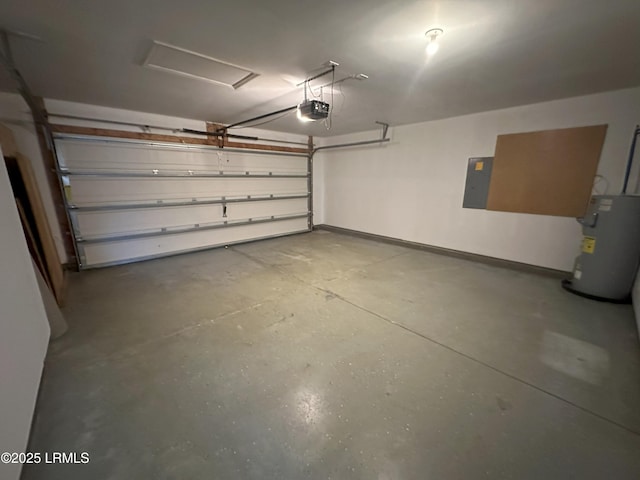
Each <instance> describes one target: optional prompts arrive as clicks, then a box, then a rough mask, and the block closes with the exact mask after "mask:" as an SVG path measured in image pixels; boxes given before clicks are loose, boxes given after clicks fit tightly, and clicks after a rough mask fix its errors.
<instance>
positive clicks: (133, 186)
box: [55, 136, 311, 268]
mask: <svg viewBox="0 0 640 480" xmlns="http://www.w3.org/2000/svg"><path fill="white" fill-rule="evenodd" d="M55 141H56V150H57V153H58V158H59V163H60V173H61V175H62V181H63V184H64V185H65V191H66V198H67V202H68V210H69V214H70V217H71V222H72V225H73V228H74V230H75V232H74V233H75V239H76V245H77V248H78V255H79V263H80V268H94V267H100V266H106V265H114V264H119V263H127V262H132V261H137V260H142V259H147V258H154V257H159V256H165V255H171V254H175V253H180V252H186V251H193V250H198V249H204V248H209V247H214V246H221V245H228V244H233V243H238V242H243V241H248V240H254V239H261V238H268V237H274V236H279V235H286V234H291V233H298V232H304V231H308V230H309V228H310V225H311V224H310V216H309V205H310V203H309V200H310V191H311V188H310V178H309V171H308V170H309V167H308V157H307V156H306V155H304V154H290V153H281V152H266V151H251V150H246V151H245V150H230V149H227V148H223V149H219V148H217V147H207V146H190V145H184V146H183V145H177V144H163V143H150V142H141V141H129V140H118V139H114V140H111V139H107V140H105V139H99V138H91V137H89V138H81V137H69V136H58V137H56V140H55Z"/></svg>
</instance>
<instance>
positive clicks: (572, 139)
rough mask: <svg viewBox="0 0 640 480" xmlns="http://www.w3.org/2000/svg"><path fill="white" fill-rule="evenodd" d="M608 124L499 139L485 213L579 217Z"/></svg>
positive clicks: (588, 193)
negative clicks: (489, 211)
mask: <svg viewBox="0 0 640 480" xmlns="http://www.w3.org/2000/svg"><path fill="white" fill-rule="evenodd" d="M606 133H607V125H595V126H590V127H578V128H565V129H560V130H544V131H540V132H529V133H515V134H509V135H499V136H498V139H497V141H496V153H495V158H494V160H493V171H492V174H491V184H490V185H489V196H488V199H487V210H497V211H502V212H518V213H535V214H540V215H555V216H563V217H581V216H582V215H584V213H585V211H586V209H587V205H588V204H589V198H590V197H591V191H592V187H593V181H594V177H595V175H596V171H597V169H598V161H599V160H600V153H601V152H602V145H603V144H604V138H605V135H606Z"/></svg>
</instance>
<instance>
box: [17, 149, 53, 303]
mask: <svg viewBox="0 0 640 480" xmlns="http://www.w3.org/2000/svg"><path fill="white" fill-rule="evenodd" d="M15 159H16V161H17V163H18V168H19V169H20V174H21V175H22V180H23V182H24V186H25V189H26V191H27V195H28V197H29V203H30V204H31V210H32V213H33V216H34V218H35V222H36V228H37V233H38V238H39V240H40V243H41V245H42V250H43V253H44V263H45V266H46V277H47V278H48V280H49V281H50V285H51V288H52V290H53V294H54V295H55V297H56V300H57V302H58V304H59V305H62V302H63V300H64V287H65V281H64V271H63V269H62V263H61V262H60V257H59V256H58V251H57V250H56V245H55V241H54V239H53V234H52V233H51V228H50V227H49V221H48V220H47V216H46V214H45V211H44V205H43V204H42V198H41V197H40V190H39V188H38V184H37V183H36V178H35V175H34V173H33V170H32V169H31V162H29V159H28V158H26V157H25V156H24V155H22V154H20V153H17V154H16V156H15Z"/></svg>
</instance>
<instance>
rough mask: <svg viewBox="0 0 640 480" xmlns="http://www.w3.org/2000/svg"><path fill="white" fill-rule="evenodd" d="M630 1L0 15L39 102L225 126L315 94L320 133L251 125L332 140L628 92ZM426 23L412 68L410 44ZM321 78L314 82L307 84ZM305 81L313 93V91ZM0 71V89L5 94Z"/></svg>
mask: <svg viewBox="0 0 640 480" xmlns="http://www.w3.org/2000/svg"><path fill="white" fill-rule="evenodd" d="M638 25H640V1H638V0H611V1H603V0H468V1H413V0H404V1H393V0H349V1H344V0H323V1H310V0H268V1H258V0H253V1H250V0H234V1H232V2H214V1H211V0H182V1H181V2H176V1H175V0H172V1H171V0H135V1H132V0H111V1H109V2H91V1H89V2H88V1H86V0H58V1H51V0H30V1H24V0H19V1H14V0H9V1H4V2H2V3H1V4H0V28H5V29H8V30H13V31H21V32H26V33H29V34H31V35H35V36H37V37H40V38H41V39H42V41H34V40H29V39H25V38H20V37H12V40H11V44H12V51H13V55H14V57H15V62H16V64H17V66H18V69H19V70H20V71H21V72H22V74H23V76H24V77H25V79H26V81H27V83H28V84H29V85H30V87H31V89H32V90H33V92H34V93H35V94H37V95H41V96H44V97H47V98H55V99H61V100H70V101H77V102H84V103H90V104H96V105H105V106H110V107H115V108H124V109H131V110H139V111H144V112H153V113H160V114H165V115H172V116H179V117H185V118H193V119H200V120H210V121H217V122H222V123H225V124H230V123H233V122H237V121H240V120H244V119H247V118H250V117H254V116H257V115H261V114H263V113H268V112H272V111H275V110H279V109H282V108H285V107H288V106H291V105H295V104H297V103H299V102H300V101H301V99H302V94H303V93H302V88H301V87H296V84H297V83H298V82H300V81H302V80H303V79H305V78H307V77H308V76H309V75H312V74H313V73H317V72H320V71H322V66H323V65H324V64H325V62H327V61H328V60H333V61H336V62H338V63H339V64H340V66H339V67H338V68H337V70H336V79H341V78H344V77H350V76H353V75H355V74H359V73H364V74H366V75H368V76H369V79H368V80H356V79H347V80H345V81H344V82H341V83H340V84H339V87H340V88H338V87H335V88H334V89H333V90H334V91H333V99H331V88H325V89H324V93H325V100H327V101H329V103H331V104H332V105H333V115H332V117H333V118H332V127H331V129H330V130H327V129H326V127H325V126H324V125H323V124H322V123H321V122H316V123H312V124H308V123H307V124H303V123H301V122H299V121H298V120H297V119H296V118H295V114H288V115H286V116H285V117H283V118H280V119H277V120H275V121H272V122H270V123H267V124H264V125H263V126H262V128H268V129H274V130H281V131H288V132H298V133H305V134H307V133H309V134H313V135H337V134H344V133H350V132H356V131H364V130H370V129H373V128H375V127H376V125H375V124H374V122H375V121H376V120H378V121H382V122H387V123H389V124H391V125H401V124H407V123H415V122H420V121H427V120H435V119H440V118H446V117H452V116H457V115H462V114H468V113H473V112H480V111H487V110H493V109H498V108H504V107H509V106H515V105H523V104H529V103H535V102H540V101H545V100H552V99H557V98H564V97H570V96H577V95H584V94H589V93H595V92H600V91H606V90H615V89H620V88H626V87H631V86H636V85H640V28H638ZM434 26H437V27H441V28H443V29H444V32H445V33H444V35H443V36H442V37H441V38H440V45H441V46H440V51H439V52H438V54H437V55H435V56H434V57H432V58H430V59H429V61H426V56H425V46H426V39H425V36H424V33H425V31H426V30H427V29H429V28H431V27H434ZM154 40H155V41H159V42H164V43H168V44H171V45H175V46H178V47H181V48H184V49H188V50H191V51H194V52H198V53H201V54H203V55H207V56H210V57H213V58H216V59H219V60H222V61H225V62H230V63H233V64H235V65H238V66H241V67H245V68H247V69H248V70H251V71H254V72H257V73H259V74H260V76H259V77H257V78H256V79H254V80H251V81H250V82H248V83H247V84H246V85H244V86H242V87H240V88H238V89H237V90H234V89H232V88H229V87H226V86H220V85H216V84H213V83H210V82H206V81H203V80H199V79H195V78H189V77H185V76H180V75H176V74H174V73H170V72H166V71H162V70H157V69H152V68H148V67H144V66H143V63H144V60H145V58H146V55H147V53H148V52H149V49H150V48H151V45H152V42H153V41H154ZM330 80H331V76H330V75H327V76H325V77H322V78H321V79H319V80H318V81H316V82H314V85H319V84H321V83H326V82H329V81H330ZM318 82H320V83H318ZM13 89H15V86H14V84H13V83H12V82H11V81H10V79H9V77H8V75H7V74H6V73H5V72H3V73H2V74H0V90H6V91H9V90H13Z"/></svg>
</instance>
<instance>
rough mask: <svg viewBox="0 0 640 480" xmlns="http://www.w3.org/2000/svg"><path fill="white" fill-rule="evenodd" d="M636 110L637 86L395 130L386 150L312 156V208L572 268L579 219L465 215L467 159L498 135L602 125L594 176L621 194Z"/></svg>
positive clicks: (345, 221) (350, 221)
mask: <svg viewBox="0 0 640 480" xmlns="http://www.w3.org/2000/svg"><path fill="white" fill-rule="evenodd" d="M638 105H640V88H635V89H628V90H620V91H616V92H607V93H603V94H598V95H589V96H584V97H576V98H570V99H564V100H558V101H553V102H545V103H540V104H535V105H527V106H522V107H515V108H509V109H504V110H496V111H491V112H484V113H479V114H474V115H466V116H463V117H456V118H450V119H445V120H439V121H433V122H426V123H420V124H414V125H407V126H402V127H395V128H391V129H390V135H391V137H392V141H391V142H390V143H389V144H386V145H385V146H383V147H354V148H349V149H345V150H329V151H324V152H319V153H318V154H317V155H316V158H315V163H316V172H317V175H316V182H317V183H322V190H323V192H322V193H321V194H320V195H318V197H322V198H323V199H324V204H323V205H322V206H319V207H318V209H319V211H320V212H321V215H322V220H323V222H324V223H326V224H328V225H334V226H338V227H343V228H349V229H354V230H359V231H363V232H368V233H374V234H378V235H384V236H389V237H394V238H399V239H402V240H408V241H412V242H418V243H422V244H427V245H434V246H438V247H444V248H449V249H454V250H460V251H464V252H471V253H476V254H481V255H487V256H491V257H496V258H502V259H507V260H512V261H517V262H523V263H527V264H531V265H538V266H543V267H549V268H555V269H559V270H566V271H568V270H571V269H572V266H573V260H574V258H575V256H576V255H577V253H578V245H579V241H580V226H579V225H578V223H577V222H576V221H575V219H573V218H564V217H551V216H542V215H528V214H516V213H506V212H491V211H486V210H472V209H463V208H462V197H463V191H464V183H465V176H466V168H467V159H468V158H469V157H478V156H493V154H494V149H495V143H496V137H497V135H500V134H505V133H516V132H527V131H536V130H547V129H554V128H568V127H578V126H587V125H596V124H603V123H606V124H608V125H609V128H608V131H607V137H606V140H605V144H604V148H603V152H602V156H601V160H600V165H599V169H598V173H599V174H601V175H603V176H604V177H606V178H607V179H608V181H609V189H608V191H609V193H619V191H620V188H621V185H622V178H623V171H624V166H625V163H626V159H627V154H628V148H629V144H630V141H631V136H632V133H633V129H634V127H635V125H636V123H638V122H640V110H639V109H638ZM380 118H381V119H384V112H380ZM379 135H380V133H379V131H378V130H376V131H371V132H365V133H361V134H356V135H347V136H342V137H333V138H331V139H330V140H331V141H330V142H329V143H342V142H352V141H357V140H363V139H368V138H377V137H378V136H379ZM320 172H322V175H323V177H322V179H320V178H318V177H319V176H320V175H319V174H320ZM630 185H632V186H635V185H637V179H636V177H634V179H633V181H632V182H630ZM599 193H603V192H602V191H600V192H599ZM319 216H320V215H319ZM316 223H321V222H319V221H316Z"/></svg>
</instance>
